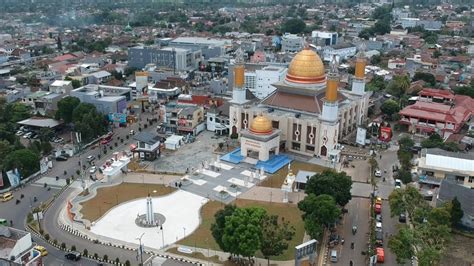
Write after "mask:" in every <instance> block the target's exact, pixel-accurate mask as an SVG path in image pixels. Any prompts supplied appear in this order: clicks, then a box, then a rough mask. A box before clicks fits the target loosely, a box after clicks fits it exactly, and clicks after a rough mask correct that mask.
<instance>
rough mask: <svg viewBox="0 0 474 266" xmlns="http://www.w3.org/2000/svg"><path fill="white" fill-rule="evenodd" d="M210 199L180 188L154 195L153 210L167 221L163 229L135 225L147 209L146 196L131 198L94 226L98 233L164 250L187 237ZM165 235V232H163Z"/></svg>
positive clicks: (195, 226)
mask: <svg viewBox="0 0 474 266" xmlns="http://www.w3.org/2000/svg"><path fill="white" fill-rule="evenodd" d="M207 202H208V200H207V199H206V198H203V197H200V196H198V195H195V194H192V193H189V192H186V191H182V190H181V191H177V192H175V193H172V194H169V195H166V196H163V197H154V198H153V211H154V212H155V213H159V214H162V215H163V216H164V217H165V218H166V221H165V223H164V224H163V231H161V230H159V228H158V227H151V228H144V227H139V226H138V225H136V224H135V218H136V217H137V216H138V215H142V214H145V212H146V199H145V198H142V199H137V200H132V201H129V202H126V203H123V204H120V205H119V206H117V207H115V208H113V209H111V210H110V211H109V212H108V213H106V214H105V215H104V216H103V217H102V218H100V219H99V220H98V221H97V222H96V223H95V224H93V226H92V227H91V232H92V233H94V234H96V235H101V236H105V237H108V238H112V239H116V240H120V241H125V242H129V243H134V244H138V243H139V241H138V239H137V238H139V237H140V236H141V235H142V234H143V237H142V239H141V241H142V244H143V245H145V246H146V247H151V248H155V249H161V248H163V247H164V246H168V245H170V244H173V243H175V242H177V241H178V240H180V239H182V238H185V237H186V236H187V235H190V234H192V232H193V231H194V230H195V229H196V228H197V227H198V226H199V224H200V214H199V212H200V210H201V207H202V206H203V205H204V204H206V203H207ZM162 234H164V235H162Z"/></svg>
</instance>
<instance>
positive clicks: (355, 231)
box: [352, 225, 357, 235]
mask: <svg viewBox="0 0 474 266" xmlns="http://www.w3.org/2000/svg"><path fill="white" fill-rule="evenodd" d="M356 233H357V226H355V225H354V226H352V234H353V235H355V234H356Z"/></svg>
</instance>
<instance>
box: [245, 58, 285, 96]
mask: <svg viewBox="0 0 474 266" xmlns="http://www.w3.org/2000/svg"><path fill="white" fill-rule="evenodd" d="M287 70H288V69H287V68H284V67H275V66H267V67H264V68H263V69H258V70H256V71H255V74H256V86H255V88H254V89H253V90H252V89H250V91H251V92H252V93H253V94H254V95H255V96H256V97H257V98H259V99H263V98H265V97H267V96H268V95H270V94H271V93H272V92H273V91H274V90H276V88H275V87H274V86H273V85H272V84H275V83H277V82H279V81H283V80H284V79H285V76H286V71H287Z"/></svg>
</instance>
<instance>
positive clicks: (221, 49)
mask: <svg viewBox="0 0 474 266" xmlns="http://www.w3.org/2000/svg"><path fill="white" fill-rule="evenodd" d="M169 45H170V46H174V47H182V48H186V49H191V50H193V51H196V50H199V51H200V52H201V54H202V57H203V58H204V59H206V60H207V59H210V58H213V57H220V56H223V55H224V54H225V51H226V48H227V47H231V46H232V42H231V40H225V39H211V38H201V37H179V38H176V39H174V40H172V41H170V42H169Z"/></svg>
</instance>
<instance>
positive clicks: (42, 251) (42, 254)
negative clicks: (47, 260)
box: [35, 246, 48, 257]
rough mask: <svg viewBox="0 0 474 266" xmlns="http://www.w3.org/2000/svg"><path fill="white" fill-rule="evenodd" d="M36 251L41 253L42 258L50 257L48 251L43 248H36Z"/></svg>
mask: <svg viewBox="0 0 474 266" xmlns="http://www.w3.org/2000/svg"><path fill="white" fill-rule="evenodd" d="M35 249H36V250H38V251H39V253H40V254H41V257H44V256H48V251H47V250H46V248H45V247H43V246H35Z"/></svg>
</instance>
